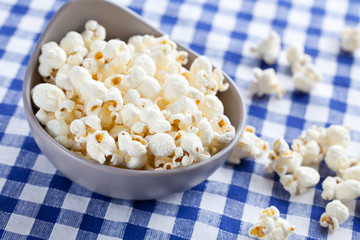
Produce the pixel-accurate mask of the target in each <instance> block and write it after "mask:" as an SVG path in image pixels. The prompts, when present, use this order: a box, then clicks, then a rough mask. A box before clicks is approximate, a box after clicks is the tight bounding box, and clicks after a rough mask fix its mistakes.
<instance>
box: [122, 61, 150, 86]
mask: <svg viewBox="0 0 360 240" xmlns="http://www.w3.org/2000/svg"><path fill="white" fill-rule="evenodd" d="M145 78H146V72H145V71H144V69H142V68H141V67H138V66H135V67H134V68H132V72H131V74H130V76H129V75H128V76H126V77H124V78H122V77H120V79H119V80H120V81H121V83H120V88H121V90H128V89H131V88H137V87H138V86H139V85H140V84H141V83H142V82H143V81H144V79H145ZM155 84H156V83H155Z"/></svg>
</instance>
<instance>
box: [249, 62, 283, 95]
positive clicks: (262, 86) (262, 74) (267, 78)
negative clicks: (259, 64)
mask: <svg viewBox="0 0 360 240" xmlns="http://www.w3.org/2000/svg"><path fill="white" fill-rule="evenodd" d="M253 72H254V75H255V78H256V80H255V81H253V82H251V83H250V85H249V91H250V95H254V94H256V95H257V96H258V97H262V96H263V95H264V94H273V93H275V94H276V96H277V97H278V98H282V97H283V96H284V94H285V89H284V88H283V87H281V86H280V85H279V81H278V79H277V77H276V74H275V71H274V69H273V68H268V69H265V70H261V69H260V68H254V70H253Z"/></svg>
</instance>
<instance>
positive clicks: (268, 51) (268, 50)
mask: <svg viewBox="0 0 360 240" xmlns="http://www.w3.org/2000/svg"><path fill="white" fill-rule="evenodd" d="M280 44H281V41H280V36H279V34H278V33H277V32H275V31H271V32H270V34H269V35H268V36H267V37H266V38H264V39H263V40H262V41H261V42H260V43H259V44H258V45H257V47H254V48H251V50H252V51H253V52H257V53H258V54H259V55H260V57H261V58H262V59H263V60H264V61H265V62H266V63H267V64H270V65H271V64H274V63H275V61H276V58H277V57H278V55H279V53H280V47H281V46H280Z"/></svg>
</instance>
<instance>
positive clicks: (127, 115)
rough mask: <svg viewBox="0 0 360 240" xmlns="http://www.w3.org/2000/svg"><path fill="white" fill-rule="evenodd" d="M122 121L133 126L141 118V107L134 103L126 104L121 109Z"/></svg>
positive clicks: (127, 125)
mask: <svg viewBox="0 0 360 240" xmlns="http://www.w3.org/2000/svg"><path fill="white" fill-rule="evenodd" d="M120 116H121V120H122V121H121V123H122V124H124V126H126V127H128V128H131V126H132V125H133V124H134V123H135V122H137V121H138V120H140V109H139V108H138V107H136V106H135V105H134V104H132V103H128V104H125V105H124V106H123V107H122V108H121V110H120Z"/></svg>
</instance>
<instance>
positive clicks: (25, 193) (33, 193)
mask: <svg viewBox="0 0 360 240" xmlns="http://www.w3.org/2000/svg"><path fill="white" fill-rule="evenodd" d="M47 190H48V188H47V187H39V186H35V185H32V184H25V186H24V188H23V190H22V192H21V195H20V197H19V199H21V200H26V201H29V202H35V203H39V204H41V203H43V201H44V199H45V196H46V193H47Z"/></svg>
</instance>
